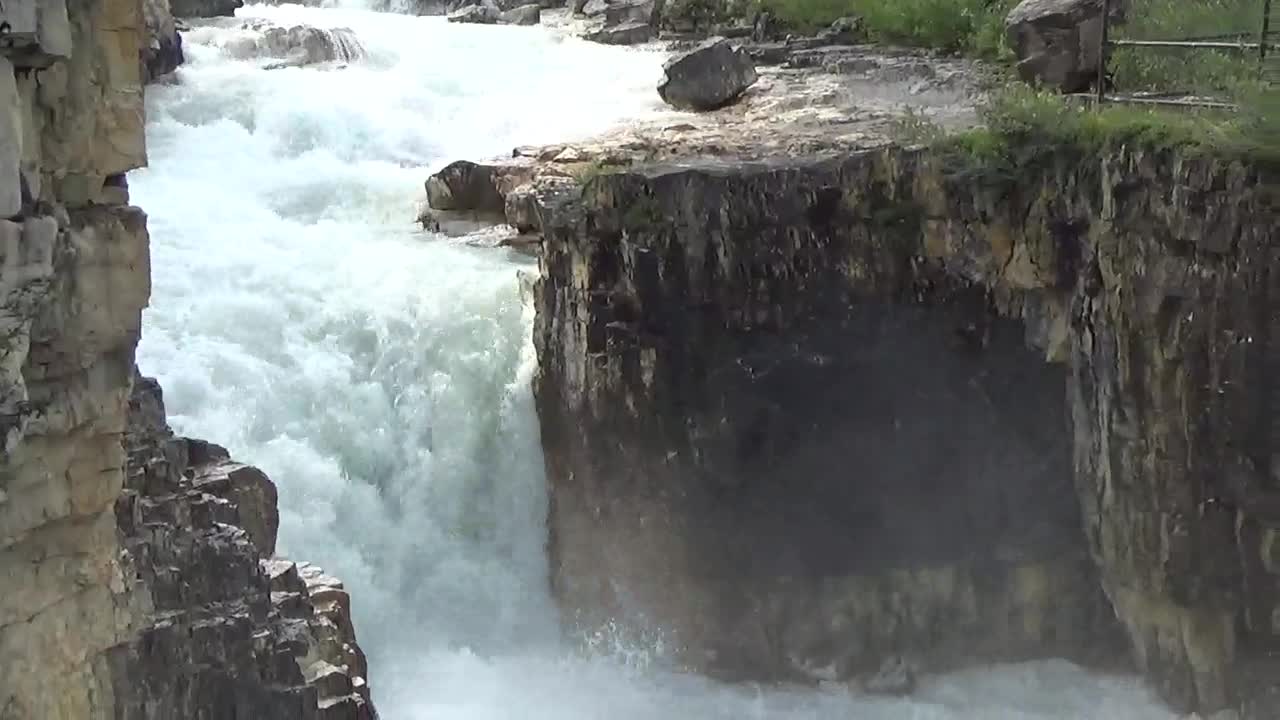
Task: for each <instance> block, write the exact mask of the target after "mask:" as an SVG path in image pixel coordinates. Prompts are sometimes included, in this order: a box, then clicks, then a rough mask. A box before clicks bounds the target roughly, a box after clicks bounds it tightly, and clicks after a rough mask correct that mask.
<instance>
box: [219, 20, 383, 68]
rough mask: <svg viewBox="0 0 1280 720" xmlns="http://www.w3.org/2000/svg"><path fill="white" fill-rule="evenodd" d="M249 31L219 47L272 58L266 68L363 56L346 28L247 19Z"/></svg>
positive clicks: (232, 52) (239, 54)
mask: <svg viewBox="0 0 1280 720" xmlns="http://www.w3.org/2000/svg"><path fill="white" fill-rule="evenodd" d="M243 27H244V28H245V29H246V30H251V31H253V33H252V34H249V33H246V34H244V35H241V36H239V37H236V38H233V39H231V40H229V41H228V42H226V43H224V44H223V45H222V50H223V52H225V53H226V54H228V55H230V56H231V57H234V58H238V59H241V60H247V59H250V58H275V59H276V61H275V62H269V63H267V64H265V65H264V67H266V68H267V69H276V68H282V67H300V66H303V65H314V64H317V63H326V62H351V61H353V60H359V59H361V58H363V57H364V56H365V50H364V46H362V45H361V44H360V40H359V38H357V37H356V34H355V32H353V31H352V30H351V29H350V28H316V27H311V26H310V25H294V26H293V27H287V28H286V27H281V26H279V25H272V24H271V23H270V22H268V21H263V20H251V21H249V22H247V23H245V24H244V26H243Z"/></svg>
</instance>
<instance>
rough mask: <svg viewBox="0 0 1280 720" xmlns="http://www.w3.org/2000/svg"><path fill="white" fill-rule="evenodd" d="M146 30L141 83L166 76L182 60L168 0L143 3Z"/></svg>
mask: <svg viewBox="0 0 1280 720" xmlns="http://www.w3.org/2000/svg"><path fill="white" fill-rule="evenodd" d="M142 10H143V15H144V19H145V21H146V28H147V47H146V49H145V50H143V56H142V63H143V68H144V72H143V82H144V83H149V82H151V81H153V80H155V79H156V78H159V77H162V76H164V75H168V74H169V73H171V72H173V71H174V70H176V69H178V66H179V65H181V64H182V63H183V61H184V60H185V58H184V56H183V53H182V36H181V35H179V34H178V27H177V24H176V23H175V22H174V19H173V13H172V12H171V11H170V10H169V0H144V2H143V5H142Z"/></svg>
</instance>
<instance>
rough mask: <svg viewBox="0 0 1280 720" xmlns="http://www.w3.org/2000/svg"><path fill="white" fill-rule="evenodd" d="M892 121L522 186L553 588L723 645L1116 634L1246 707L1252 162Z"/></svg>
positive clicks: (1268, 642)
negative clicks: (925, 140)
mask: <svg viewBox="0 0 1280 720" xmlns="http://www.w3.org/2000/svg"><path fill="white" fill-rule="evenodd" d="M966 162H967V161H966V159H965V158H961V157H958V156H955V155H952V154H941V153H939V152H936V151H931V150H909V149H902V148H898V147H894V146H885V147H881V148H878V149H871V150H862V151H848V152H841V153H839V154H837V155H833V156H827V157H820V158H810V159H797V158H792V159H786V160H780V161H761V162H735V161H725V160H707V159H703V160H691V161H683V162H680V163H679V164H672V165H640V166H633V167H631V168H628V169H614V170H615V171H612V172H610V171H605V172H602V173H599V174H596V175H595V176H594V177H592V178H591V179H590V180H589V181H588V182H586V184H585V187H584V188H583V190H582V192H581V197H580V198H579V197H578V196H577V195H576V194H574V195H571V196H569V198H570V199H568V200H565V199H564V194H563V193H561V194H559V195H558V196H557V197H558V198H559V200H558V201H557V202H556V203H554V204H543V205H542V206H540V207H539V208H537V210H538V212H537V213H536V214H537V215H538V217H539V224H540V226H541V230H542V234H543V237H542V244H543V245H542V248H543V253H542V259H541V267H542V274H543V276H542V278H541V279H540V280H539V281H538V283H537V286H536V291H535V295H536V304H537V310H538V319H537V322H536V326H535V343H536V346H537V350H538V355H539V359H540V364H541V369H540V373H539V375H538V376H537V378H536V381H535V392H536V397H537V406H538V412H539V417H540V421H541V425H542V433H543V445H544V449H545V453H546V463H547V470H548V478H549V482H550V484H551V513H550V519H549V524H550V528H551V545H550V549H551V553H552V567H553V569H554V577H553V585H554V589H555V592H556V594H557V596H558V598H559V600H560V602H561V606H562V608H563V609H564V611H565V614H566V619H567V620H568V621H569V622H570V623H571V624H574V625H576V626H577V627H579V628H581V629H584V630H590V629H592V628H594V627H596V626H598V625H599V624H601V623H604V622H615V623H621V624H623V625H624V626H628V627H631V628H632V629H634V630H636V631H637V632H642V631H651V630H661V631H662V632H664V633H665V640H666V642H665V646H666V647H668V648H672V649H674V653H675V656H676V659H677V660H678V661H679V662H681V663H682V664H684V665H686V666H689V667H692V668H694V669H700V670H706V671H709V672H712V673H717V674H722V675H726V676H731V677H753V678H778V677H810V678H829V677H836V678H856V677H858V676H860V675H864V674H866V673H869V672H872V671H874V669H875V668H876V667H877V666H878V665H879V664H880V663H881V661H882V660H883V659H884V658H886V657H889V656H906V657H908V658H909V659H911V660H912V661H913V662H916V663H918V664H919V665H921V666H922V667H923V669H925V670H926V671H929V670H940V669H946V668H950V667H955V666H957V665H960V664H964V663H972V662H979V661H986V660H997V659H1019V658H1028V657H1043V656H1067V657H1071V658H1075V659H1078V660H1082V661H1085V662H1093V663H1096V662H1103V663H1105V662H1106V661H1107V660H1108V658H1115V657H1124V655H1125V653H1124V652H1123V651H1121V652H1116V650H1117V647H1116V644H1117V642H1118V643H1119V644H1120V645H1122V646H1124V647H1127V649H1128V650H1130V651H1131V653H1130V656H1131V657H1132V659H1133V662H1134V664H1135V665H1136V667H1137V668H1139V669H1140V670H1141V671H1142V672H1143V673H1145V675H1146V676H1147V677H1148V678H1149V679H1150V681H1151V682H1152V683H1153V685H1154V686H1155V687H1156V688H1158V689H1159V690H1160V691H1161V693H1162V694H1163V695H1164V696H1165V697H1166V698H1167V699H1168V700H1169V701H1170V702H1171V703H1173V704H1174V705H1175V706H1178V707H1180V708H1183V709H1187V710H1191V709H1197V710H1202V711H1213V710H1217V709H1220V708H1224V707H1239V708H1241V709H1242V710H1244V711H1245V712H1246V714H1248V715H1249V716H1251V717H1259V718H1261V717H1275V715H1276V707H1275V706H1274V705H1268V703H1269V702H1273V700H1272V699H1271V695H1272V694H1274V692H1275V687H1274V686H1275V680H1274V678H1275V673H1274V669H1275V668H1274V666H1273V664H1272V663H1273V661H1270V660H1268V658H1269V657H1270V654H1269V653H1270V651H1271V650H1273V649H1274V648H1275V647H1276V640H1277V636H1280V627H1278V626H1277V625H1276V617H1277V616H1280V613H1277V611H1276V609H1277V607H1280V605H1278V600H1280V598H1277V596H1276V588H1277V587H1280V585H1278V584H1277V580H1278V579H1280V577H1278V576H1277V574H1276V573H1277V571H1280V565H1278V564H1277V563H1276V562H1275V558H1274V557H1273V555H1274V553H1273V546H1274V545H1275V542H1274V541H1275V537H1276V533H1277V529H1278V528H1280V513H1277V511H1278V510H1280V494H1278V493H1280V481H1278V480H1277V477H1276V475H1277V472H1276V471H1277V469H1278V468H1277V464H1276V462H1277V461H1275V460H1274V458H1275V457H1277V456H1280V434H1277V433H1278V430H1280V428H1277V426H1276V424H1275V420H1274V418H1276V417H1280V407H1277V403H1278V402H1280V389H1278V387H1280V386H1276V384H1275V382H1274V379H1273V376H1274V375H1275V373H1276V372H1277V371H1278V370H1280V366H1278V365H1277V364H1276V363H1277V362H1280V325H1277V321H1276V318H1278V317H1280V256H1277V255H1276V251H1275V247H1276V244H1277V242H1278V241H1280V237H1278V236H1277V227H1280V216H1278V213H1280V197H1278V196H1277V183H1280V178H1278V177H1277V176H1276V174H1275V172H1274V170H1264V169H1261V168H1257V167H1251V166H1249V165H1247V164H1242V163H1241V162H1234V161H1233V162H1228V161H1223V160H1214V159H1212V158H1208V157H1199V156H1197V157H1190V156H1188V157H1183V156H1180V155H1178V154H1176V153H1173V152H1155V151H1145V150H1142V149H1139V148H1133V147H1121V148H1116V149H1114V150H1113V151H1111V152H1108V153H1106V154H1104V155H1103V156H1091V155H1085V154H1083V153H1082V152H1080V151H1078V150H1076V149H1074V148H1069V147H1066V148H1058V149H1056V150H1055V151H1054V152H1053V153H1051V154H1049V155H1047V156H1045V157H1041V158H1039V160H1038V161H1037V162H1036V163H1028V164H1027V165H1026V166H1025V167H1023V168H1021V169H1018V170H1015V171H1012V173H1011V174H999V173H992V172H987V171H974V170H973V168H972V167H970V166H969V165H967V164H966Z"/></svg>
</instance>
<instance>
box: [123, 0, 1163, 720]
mask: <svg viewBox="0 0 1280 720" xmlns="http://www.w3.org/2000/svg"><path fill="white" fill-rule="evenodd" d="M240 15H241V16H253V17H262V18H267V19H271V20H274V21H277V22H278V23H279V24H281V25H285V26H288V25H292V24H309V25H314V26H319V27H338V26H345V27H350V28H352V29H353V30H354V31H355V34H356V36H357V37H358V38H359V40H360V42H361V43H362V44H363V45H364V47H365V48H366V49H367V50H368V53H369V55H368V57H367V58H365V59H363V60H359V61H357V62H354V63H351V64H349V65H348V66H347V67H345V68H342V69H335V68H325V67H305V68H284V69H277V70H265V69H262V64H261V63H260V62H256V61H253V60H235V59H232V58H231V57H229V56H228V55H227V54H226V53H224V52H222V51H221V50H220V49H219V47H218V44H219V42H220V41H222V40H225V39H226V36H227V34H228V33H231V32H232V31H230V30H225V29H223V30H216V29H210V28H200V29H196V30H193V31H192V32H190V33H188V34H187V35H186V50H187V55H188V64H187V65H186V66H184V67H183V68H182V69H180V71H179V73H178V75H179V77H180V80H181V82H180V83H179V84H177V85H174V86H159V87H155V88H152V89H151V90H150V91H149V98H148V112H149V118H148V121H149V124H148V142H149V148H150V157H151V166H150V167H149V168H147V169H145V170H140V171H138V172H135V173H133V174H132V176H131V178H130V180H131V189H132V194H133V201H134V202H135V203H136V204H138V205H140V206H142V207H143V208H145V209H146V210H147V212H148V214H149V216H150V229H151V237H152V257H153V279H154V294H153V297H152V301H151V308H150V309H149V310H148V311H147V313H146V315H145V331H144V338H143V342H142V345H141V348H140V351H139V353H140V354H139V363H140V365H141V367H142V370H143V372H145V373H148V374H153V375H156V376H158V377H159V378H160V380H161V382H162V383H163V385H164V388H165V391H166V400H167V404H168V409H169V412H170V421H171V422H172V424H173V425H174V427H175V429H176V430H177V431H178V432H181V433H184V434H189V435H194V436H198V437H204V438H208V439H211V440H214V441H216V442H219V443H222V444H225V445H227V446H228V447H229V448H230V449H231V450H232V452H233V453H234V454H235V455H236V457H237V458H238V459H240V460H243V461H246V462H252V463H254V464H257V465H259V466H261V467H262V468H263V469H264V470H266V471H267V472H268V474H270V476H271V477H272V478H273V479H274V480H275V481H276V483H277V484H278V485H279V488H280V501H281V515H282V526H281V549H282V552H283V553H285V554H287V555H289V556H291V557H295V558H299V559H307V560H311V561H313V562H316V563H317V564H319V565H321V566H322V567H324V568H325V569H326V570H328V571H330V572H332V573H334V574H335V575H337V576H339V577H341V578H342V579H343V580H344V581H345V582H346V583H347V587H348V588H349V589H350V590H351V591H352V598H353V601H352V602H353V605H354V611H355V621H356V629H357V632H358V634H359V637H360V639H361V642H362V645H363V646H364V648H365V649H366V651H367V652H368V654H369V660H370V666H371V671H370V675H371V683H372V685H373V692H374V700H375V702H376V703H377V704H378V706H379V708H380V710H381V712H382V715H383V717H384V718H386V719H387V720H418V719H422V718H441V719H447V720H455V719H456V720H494V719H507V718H510V719H512V720H516V719H519V720H524V719H530V720H538V719H542V718H546V719H552V718H554V719H556V720H595V719H597V718H615V719H621V720H630V719H635V720H664V719H666V718H677V719H678V718H690V719H694V720H703V719H706V720H718V719H723V720H741V719H744V718H786V719H790V718H813V719H815V720H826V719H829V718H830V719H835V718H862V719H866V720H877V719H883V720H890V719H895V720H898V719H901V720H906V719H908V718H911V719H913V720H927V719H937V720H942V719H956V720H958V719H961V718H966V719H978V720H997V719H1006V718H1007V719H1010V720H1013V719H1019V720H1048V719H1050V718H1062V719H1066V718H1072V719H1074V718H1098V719H1102V718H1115V719H1116V720H1157V719H1165V718H1168V717H1170V716H1169V715H1168V713H1167V712H1166V711H1164V710H1162V709H1160V708H1159V706H1158V705H1157V704H1156V703H1155V702H1154V701H1153V700H1152V699H1151V696H1150V694H1149V693H1147V692H1146V691H1145V690H1142V689H1141V688H1139V687H1138V686H1137V684H1136V683H1134V682H1133V681H1131V680H1122V679H1110V678H1100V677H1096V676H1093V675H1090V674H1087V673H1085V672H1083V671H1081V670H1079V669H1077V668H1075V667H1074V666H1071V665H1069V664H1067V663H1062V662H1044V663H1033V664H1024V665H1017V666H1007V667H1000V668H988V669H981V670H973V671H969V672H966V673H962V674H957V675H951V676H947V677H942V678H934V679H930V680H928V681H926V682H925V683H924V685H923V687H922V689H921V691H920V692H919V693H918V694H917V695H916V696H915V697H913V698H910V699H901V700H898V699H870V698H853V697H850V696H849V695H848V694H847V693H844V692H841V691H838V690H834V689H832V690H814V689H768V688H760V687H756V686H730V685H722V684H717V683H713V682H711V681H708V680H704V679H701V678H698V677H693V676H688V675H680V674H676V673H674V672H670V671H666V670H663V669H661V663H660V662H653V660H654V659H655V658H656V656H657V655H658V650H659V649H658V648H654V647H644V646H636V645H628V644H627V643H624V642H620V641H618V640H617V639H616V638H613V637H611V636H610V634H609V633H602V635H601V638H600V639H599V640H600V642H598V643H597V644H596V645H595V646H594V649H593V650H590V651H584V650H583V649H582V648H581V647H580V646H578V645H576V644H570V643H568V642H566V641H564V640H562V639H561V637H560V632H559V629H558V627H557V618H556V613H555V608H554V607H553V605H552V602H551V599H550V597H549V592H548V588H547V576H548V569H547V559H546V555H545V552H544V539H545V514H546V491H545V479H544V477H543V467H542V458H541V451H540V448H539V441H538V429H537V421H536V418H535V416H534V411H533V404H532V397H531V392H530V387H529V382H530V378H531V375H532V373H533V370H534V359H533V356H532V349H531V346H530V338H529V334H530V323H531V316H530V310H529V309H528V308H526V307H524V306H522V303H521V297H520V293H519V289H518V283H517V279H516V273H517V270H518V269H521V268H525V269H530V268H532V266H531V265H530V263H529V261H527V260H524V259H521V258H520V257H519V256H517V255H515V254H513V253H509V252H507V251H503V250H495V249H483V248H474V247H469V246H466V245H464V244H462V243H460V242H458V241H452V240H447V239H445V238H441V237H435V236H430V235H426V234H423V233H422V232H420V231H419V230H418V228H417V227H416V226H415V225H414V224H413V223H412V218H413V216H414V210H415V202H416V201H417V200H418V199H420V196H421V187H422V181H423V180H424V179H425V178H426V176H427V175H428V174H429V172H431V171H433V170H435V169H437V168H439V167H440V166H442V165H443V164H444V163H445V162H448V161H449V160H453V159H458V158H482V157H492V156H497V155H501V154H503V153H505V152H508V151H509V149H510V148H511V147H513V146H515V145H518V144H525V143H538V142H554V141H558V140H566V139H572V138H574V137H577V136H584V135H587V134H590V133H593V132H598V131H601V130H604V129H606V128H608V127H609V126H611V125H615V124H617V123H620V122H624V121H626V120H627V119H629V118H636V117H640V116H642V115H645V114H648V113H655V112H659V111H660V108H659V107H658V101H657V95H656V93H655V92H654V85H655V83H656V81H657V80H658V78H659V76H660V74H661V70H660V65H661V60H662V58H661V57H660V56H659V55H656V54H654V53H646V52H640V51H635V50H625V49H620V48H611V47H605V46H599V45H592V44H589V43H585V42H582V41H578V40H559V39H556V38H554V37H553V36H552V35H551V34H549V33H548V32H546V31H545V30H541V29H538V28H508V27H481V26H468V25H452V24H447V23H446V22H445V21H444V20H443V19H442V18H417V17H409V16H403V15H391V14H379V13H373V12H366V11H362V10H357V9H351V8H339V9H307V8H300V7H297V6H283V7H262V6H250V7H247V8H244V9H242V10H241V11H240Z"/></svg>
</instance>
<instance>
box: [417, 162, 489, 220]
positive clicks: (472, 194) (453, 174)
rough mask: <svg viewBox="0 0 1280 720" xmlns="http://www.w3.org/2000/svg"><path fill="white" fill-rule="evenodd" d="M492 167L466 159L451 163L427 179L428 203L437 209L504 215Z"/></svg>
mask: <svg viewBox="0 0 1280 720" xmlns="http://www.w3.org/2000/svg"><path fill="white" fill-rule="evenodd" d="M494 174H495V173H494V168H493V166H491V165H477V164H476V163H473V162H469V161H467V160H459V161H457V162H454V163H450V164H449V165H447V166H446V167H445V168H444V169H443V170H441V171H440V172H438V173H436V174H434V175H432V176H431V177H429V178H427V183H426V189H427V203H428V204H430V205H431V207H432V208H433V209H435V210H479V211H488V212H502V211H503V208H504V200H503V194H502V192H500V191H499V190H498V188H497V187H496V184H495V182H494Z"/></svg>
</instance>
